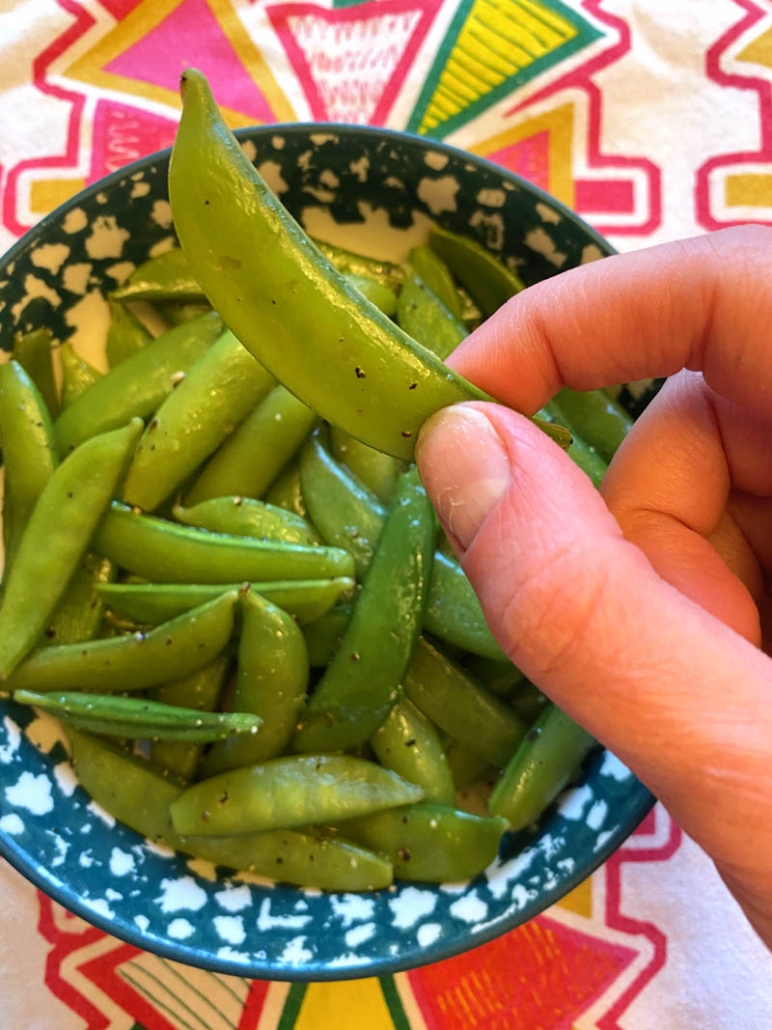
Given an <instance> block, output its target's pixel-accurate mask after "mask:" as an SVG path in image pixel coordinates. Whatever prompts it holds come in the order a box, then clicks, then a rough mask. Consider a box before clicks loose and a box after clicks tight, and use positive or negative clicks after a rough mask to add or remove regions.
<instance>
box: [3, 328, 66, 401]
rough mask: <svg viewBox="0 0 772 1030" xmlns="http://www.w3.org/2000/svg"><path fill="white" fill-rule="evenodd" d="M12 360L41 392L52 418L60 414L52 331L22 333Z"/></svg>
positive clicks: (12, 352)
mask: <svg viewBox="0 0 772 1030" xmlns="http://www.w3.org/2000/svg"><path fill="white" fill-rule="evenodd" d="M11 358H12V360H13V361H16V362H17V363H18V364H19V365H21V367H22V368H23V369H24V370H25V371H26V373H27V375H28V376H29V377H30V379H31V380H32V382H33V383H34V384H35V386H36V387H37V388H38V390H39V391H40V395H41V397H42V398H43V400H44V401H45V404H46V407H47V408H48V411H49V413H50V415H51V417H52V418H56V416H57V414H58V413H59V394H58V392H57V389H56V378H55V376H54V360H53V335H52V333H51V330H50V329H33V330H32V331H31V332H29V333H20V334H19V335H18V336H16V338H15V339H14V342H13V350H12V351H11Z"/></svg>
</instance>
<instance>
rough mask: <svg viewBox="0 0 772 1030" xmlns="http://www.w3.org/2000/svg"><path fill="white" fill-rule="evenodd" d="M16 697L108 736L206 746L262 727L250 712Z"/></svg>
mask: <svg viewBox="0 0 772 1030" xmlns="http://www.w3.org/2000/svg"><path fill="white" fill-rule="evenodd" d="M13 698H14V701H18V702H19V703H20V704H23V705H35V706H36V707H37V708H41V709H42V710H43V711H45V712H51V713H52V714H53V715H56V716H57V717H58V718H59V719H61V720H62V721H63V722H69V723H72V725H73V726H75V727H76V729H79V730H86V731H87V732H89V733H98V734H101V735H104V736H106V737H122V738H123V737H126V738H129V739H135V740H182V741H193V742H200V743H206V742H207V741H212V740H217V741H222V740H226V739H230V738H233V737H237V736H241V735H244V734H249V735H250V736H255V735H256V734H257V732H258V730H259V729H260V726H261V724H262V719H261V718H260V717H259V716H257V715H253V714H251V713H248V712H202V711H193V710H192V709H190V708H182V707H180V706H178V705H169V704H164V703H163V702H160V701H150V700H148V699H147V698H142V697H111V696H110V695H106V694H84V693H79V692H77V691H61V692H54V693H49V694H39V693H36V692H35V691H32V690H16V691H14V695H13Z"/></svg>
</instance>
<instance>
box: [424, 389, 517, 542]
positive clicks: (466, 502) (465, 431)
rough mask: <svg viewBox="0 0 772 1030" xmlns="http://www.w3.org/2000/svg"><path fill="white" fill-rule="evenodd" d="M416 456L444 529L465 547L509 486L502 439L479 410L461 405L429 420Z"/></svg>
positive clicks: (507, 465) (508, 471) (508, 474)
mask: <svg viewBox="0 0 772 1030" xmlns="http://www.w3.org/2000/svg"><path fill="white" fill-rule="evenodd" d="M416 460H417V462H418V467H419V469H420V472H421V478H422V480H423V483H424V486H425V487H426V490H427V492H428V494H429V496H430V498H431V499H432V503H433V504H434V507H435V509H436V511H437V514H438V515H439V517H440V519H441V521H442V524H443V527H444V529H445V532H446V533H447V535H448V537H450V539H451V542H454V543H456V544H457V545H458V546H460V547H461V549H463V550H466V549H467V548H468V547H469V545H470V544H471V543H472V541H473V540H474V538H475V537H476V536H477V533H478V532H479V530H480V527H481V526H482V524H483V522H485V519H486V518H487V516H488V513H489V512H490V510H491V508H493V506H494V505H495V504H496V502H497V501H498V500H499V499H500V498H501V496H502V495H503V493H504V492H505V490H506V489H507V487H508V486H509V481H510V470H509V458H508V456H507V452H506V450H505V449H504V445H503V443H502V441H501V438H500V437H499V435H498V433H497V432H496V430H495V429H494V428H493V426H492V425H491V423H490V421H489V420H488V419H487V418H486V417H485V415H484V414H483V413H482V412H481V411H478V410H477V409H476V408H470V407H466V406H465V405H457V406H455V407H452V408H446V409H444V410H443V411H440V412H438V413H437V414H436V415H433V416H432V417H431V418H430V419H429V420H428V421H427V422H426V424H425V425H424V427H423V428H422V430H421V433H420V435H419V437H418V442H417V445H416Z"/></svg>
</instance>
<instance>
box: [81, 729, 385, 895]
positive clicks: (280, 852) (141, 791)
mask: <svg viewBox="0 0 772 1030" xmlns="http://www.w3.org/2000/svg"><path fill="white" fill-rule="evenodd" d="M67 736H68V738H69V741H70V746H71V749H72V755H73V765H74V767H75V771H76V773H77V775H78V779H79V780H80V783H81V786H82V787H83V788H84V790H85V791H86V792H87V793H88V794H89V795H90V796H91V797H92V798H93V799H94V800H95V801H96V802H97V803H98V804H99V805H101V806H102V807H103V808H104V809H105V810H106V811H108V812H110V813H112V815H114V816H115V818H116V819H118V820H119V821H120V822H122V823H125V824H126V825H127V826H129V827H131V829H133V830H135V831H136V832H137V833H139V834H141V835H142V836H143V837H147V838H148V839H149V840H152V841H164V842H165V843H167V844H168V845H170V846H171V847H173V848H176V849H177V850H178V851H183V852H185V853H186V854H189V855H193V856H194V857H196V858H202V859H205V860H206V861H208V862H213V863H214V864H215V865H218V866H224V867H226V868H230V869H235V870H237V871H238V870H243V871H245V872H250V873H256V874H258V875H260V876H269V877H272V878H274V879H277V880H282V881H284V882H286V883H296V884H299V885H301V886H305V887H316V888H320V889H322V890H331V891H366V890H379V889H382V888H385V887H388V886H389V885H390V884H391V882H392V879H393V872H392V867H391V863H390V862H389V861H388V860H387V859H385V858H384V857H383V856H380V855H376V854H375V853H373V852H372V851H369V850H367V849H366V848H363V847H361V846H359V845H356V844H353V843H351V842H350V841H346V840H343V839H340V838H337V837H334V836H333V837H330V836H320V835H317V834H311V833H301V832H298V831H296V830H273V831H268V832H266V833H244V834H240V835H239V836H237V837H180V836H179V835H178V834H176V833H175V832H174V829H173V828H172V822H171V805H172V802H173V801H174V800H175V799H176V798H177V797H178V796H179V794H180V792H181V787H180V785H179V784H178V783H176V782H175V781H174V779H173V778H171V777H168V776H165V775H164V774H163V773H161V772H160V771H159V770H157V769H154V768H153V766H152V765H150V763H149V762H145V761H143V760H142V759H141V758H137V757H136V756H135V755H132V754H129V753H127V752H126V751H123V750H122V749H120V748H118V747H116V746H115V745H114V744H110V743H108V742H107V741H102V740H98V739H97V738H95V737H92V736H90V735H89V734H86V733H81V732H79V731H78V730H75V729H74V728H72V727H67Z"/></svg>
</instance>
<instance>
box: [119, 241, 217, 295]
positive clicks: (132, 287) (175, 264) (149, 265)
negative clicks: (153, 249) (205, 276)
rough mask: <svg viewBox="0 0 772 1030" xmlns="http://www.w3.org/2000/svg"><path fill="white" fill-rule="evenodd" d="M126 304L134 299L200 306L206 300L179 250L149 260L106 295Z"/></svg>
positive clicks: (174, 249) (168, 251) (175, 249)
mask: <svg viewBox="0 0 772 1030" xmlns="http://www.w3.org/2000/svg"><path fill="white" fill-rule="evenodd" d="M110 296H111V298H112V299H113V300H119V301H121V303H123V304H126V303H128V302H129V301H135V300H177V301H188V302H192V303H194V304H200V303H201V302H202V301H205V300H206V297H205V296H204V294H203V291H202V289H201V285H200V284H199V282H198V280H197V279H196V277H195V275H194V273H193V271H192V270H191V267H190V264H189V263H188V260H187V258H186V256H185V254H184V253H183V252H182V251H181V250H180V248H179V247H174V248H172V249H171V250H167V251H165V252H164V253H163V254H159V255H158V256H157V257H153V258H149V259H148V260H147V261H145V262H144V264H142V265H140V266H139V267H138V268H135V269H134V271H133V272H132V273H131V275H130V276H129V278H128V279H127V280H126V282H125V283H122V284H121V285H120V286H119V287H118V288H117V289H115V290H113V292H112V293H111V294H110Z"/></svg>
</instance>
